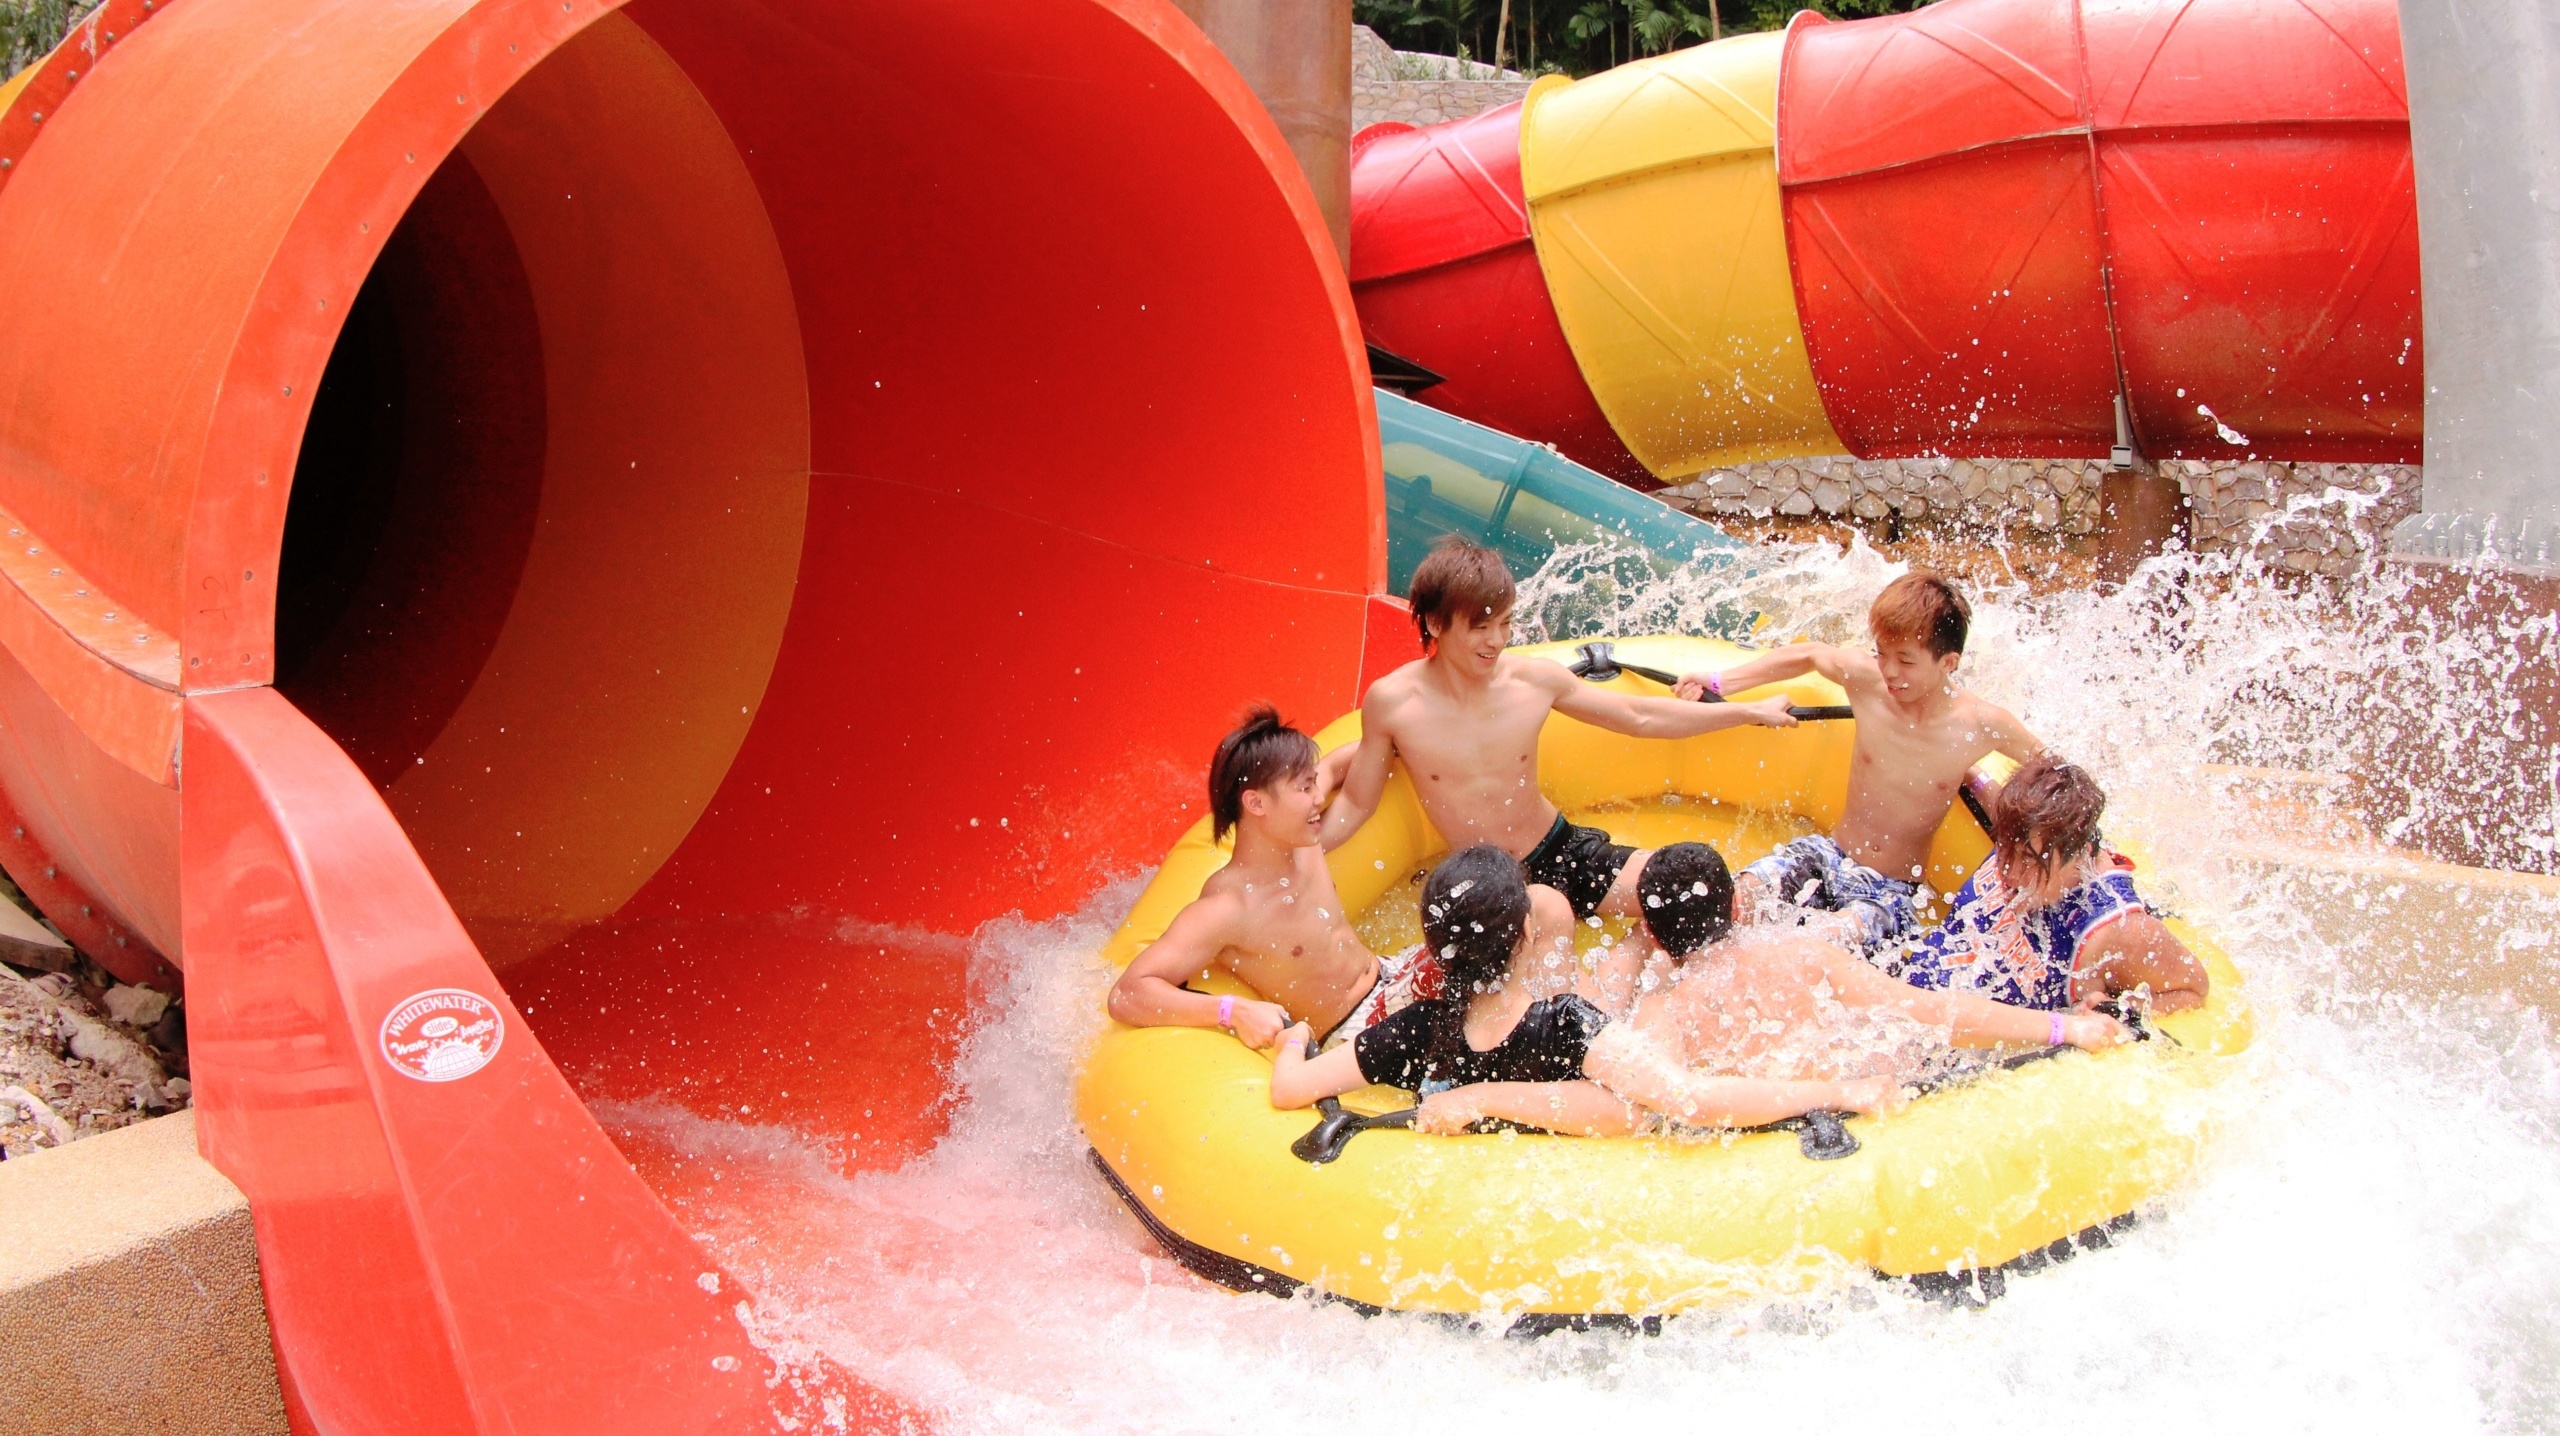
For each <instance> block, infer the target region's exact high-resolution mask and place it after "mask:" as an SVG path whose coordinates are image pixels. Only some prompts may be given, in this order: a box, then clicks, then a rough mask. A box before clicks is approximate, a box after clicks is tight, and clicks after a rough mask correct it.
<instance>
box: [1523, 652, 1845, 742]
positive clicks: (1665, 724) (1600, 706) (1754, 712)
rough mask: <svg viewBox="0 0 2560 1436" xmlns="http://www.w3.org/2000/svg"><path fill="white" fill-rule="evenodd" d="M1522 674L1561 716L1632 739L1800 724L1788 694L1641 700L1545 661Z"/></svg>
mask: <svg viewBox="0 0 2560 1436" xmlns="http://www.w3.org/2000/svg"><path fill="white" fill-rule="evenodd" d="M1523 671H1524V672H1525V673H1529V674H1534V675H1536V679H1535V681H1537V682H1538V683H1539V684H1540V685H1541V686H1543V687H1544V688H1545V689H1546V690H1547V691H1548V692H1549V693H1550V694H1552V695H1553V696H1554V698H1555V705H1556V711H1557V712H1558V713H1562V714H1563V715H1565V716H1566V717H1568V718H1579V719H1581V720H1582V721H1583V722H1585V723H1588V724H1590V725H1591V726H1592V727H1594V728H1606V729H1608V730H1609V731H1610V732H1612V733H1624V734H1626V735H1627V736H1628V737H1630V738H1694V737H1696V736H1698V735H1699V734H1701V733H1713V732H1717V731H1718V730H1720V729H1725V728H1739V727H1741V726H1743V725H1744V724H1747V723H1759V724H1765V725H1767V726H1768V727H1771V728H1793V727H1794V726H1796V720H1795V718H1794V716H1793V715H1791V714H1789V713H1788V712H1787V699H1786V695H1784V694H1780V695H1779V696H1777V697H1775V698H1763V699H1760V700H1758V701H1756V702H1751V703H1692V702H1688V701H1686V700H1684V699H1679V698H1639V697H1636V696H1635V695H1633V694H1628V693H1618V692H1614V691H1612V690H1610V689H1607V688H1602V687H1600V686H1599V685H1597V684H1593V683H1585V682H1583V681H1582V680H1581V679H1579V678H1576V677H1574V676H1573V673H1572V671H1571V670H1570V669H1567V668H1566V667H1565V666H1564V665H1563V664H1561V663H1550V662H1547V661H1546V660H1544V659H1540V660H1538V661H1536V662H1534V663H1530V664H1525V665H1523Z"/></svg>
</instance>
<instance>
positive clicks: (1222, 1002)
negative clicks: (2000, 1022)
mask: <svg viewBox="0 0 2560 1436" xmlns="http://www.w3.org/2000/svg"><path fill="white" fill-rule="evenodd" d="M2053 1022H2054V1027H2053V1030H2054V1031H2056V1032H2060V1031H2061V1030H2062V1019H2061V1018H2059V1017H2057V1018H2055V1019H2054V1020H2053ZM1218 1025H1219V1026H1220V1027H1224V1028H1226V1029H1227V1030H1229V1031H1231V1032H1232V1031H1234V1030H1235V1025H1236V1000H1235V997H1234V995H1233V994H1229V995H1228V996H1225V997H1221V998H1219V999H1218ZM2054 1040H2055V1041H2057V1042H2058V1041H2060V1040H2061V1039H2060V1038H2056V1039H2054Z"/></svg>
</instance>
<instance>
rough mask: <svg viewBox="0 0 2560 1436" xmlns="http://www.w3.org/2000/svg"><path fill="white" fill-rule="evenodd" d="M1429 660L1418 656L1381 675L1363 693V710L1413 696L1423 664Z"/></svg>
mask: <svg viewBox="0 0 2560 1436" xmlns="http://www.w3.org/2000/svg"><path fill="white" fill-rule="evenodd" d="M1428 662H1430V660H1429V659H1427V658H1417V659H1414V660H1413V661H1412V662H1410V663H1405V664H1399V665H1398V666H1397V667H1395V668H1393V669H1391V670H1389V671H1388V672H1387V673H1385V674H1384V675H1382V676H1381V677H1379V678H1378V680H1377V681H1376V682H1374V683H1371V684H1370V685H1369V691H1368V692H1367V693H1366V694H1364V695H1362V697H1361V699H1360V707H1361V708H1362V710H1363V711H1366V710H1368V709H1371V708H1375V707H1378V706H1380V705H1382V704H1384V705H1392V704H1396V703H1401V702H1404V701H1405V700H1407V699H1409V698H1411V697H1412V696H1413V690H1414V685H1415V684H1417V683H1419V682H1421V680H1422V666H1423V665H1424V664H1425V663H1428Z"/></svg>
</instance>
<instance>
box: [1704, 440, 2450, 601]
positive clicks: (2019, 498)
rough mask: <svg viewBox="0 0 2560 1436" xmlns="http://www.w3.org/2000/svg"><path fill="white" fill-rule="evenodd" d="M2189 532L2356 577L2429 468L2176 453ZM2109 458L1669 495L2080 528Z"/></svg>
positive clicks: (1780, 509)
mask: <svg viewBox="0 0 2560 1436" xmlns="http://www.w3.org/2000/svg"><path fill="white" fill-rule="evenodd" d="M2160 471H2161V472H2162V473H2163V474H2164V475H2167V476H2168V477H2171V478H2174V479H2176V480H2177V482H2178V487H2179V490H2180V492H2181V493H2183V494H2184V495H2185V497H2186V505H2187V529H2188V532H2187V541H2188V543H2189V545H2190V546H2192V547H2194V548H2196V549H2199V550H2202V551H2204V552H2208V553H2212V552H2222V551H2229V550H2240V551H2244V552H2248V553H2251V554H2253V555H2255V556H2256V557H2257V558H2259V559H2260V560H2261V561H2263V562H2266V563H2271V564H2277V565H2281V566H2283V567H2285V568H2290V569H2293V570H2296V571H2298V572H2304V573H2310V572H2318V573H2328V574H2345V573H2350V572H2353V571H2355V570H2357V569H2359V568H2362V567H2365V566H2366V565H2368V564H2369V563H2370V562H2371V561H2372V559H2373V558H2374V557H2375V556H2377V555H2379V554H2380V553H2381V552H2383V550H2384V548H2385V546H2386V541H2387V539H2388V537H2389V534H2390V532H2391V527H2392V525H2394V524H2396V523H2398V522H2399V521H2400V520H2401V519H2403V518H2406V517H2407V516H2408V515H2410V514H2412V513H2415V512H2416V511H2417V508H2418V498H2419V471H2418V469H2417V468H2416V467H2414V466H2410V465H2395V464H2275V463H2263V462H2258V461H2254V460H2253V461H2248V462H2234V461H2229V460H2216V461H2213V462H2204V461H2199V460H2188V459H2173V460H2169V461H2167V462H2165V463H2163V464H2162V465H2161V466H2160ZM2109 472H2111V471H2110V469H2109V468H2108V465H2107V463H2106V461H2105V460H2103V459H1880V460H1870V459H1851V458H1818V459H1789V460H1783V461H1779V462H1774V463H1760V464H1742V465H1737V466H1735V467H1732V468H1726V469H1715V470H1711V471H1709V472H1707V473H1704V474H1700V475H1699V476H1697V477H1696V478H1695V479H1692V480H1690V481H1689V482H1687V483H1683V484H1679V485H1675V486H1674V487H1671V488H1667V489H1664V490H1662V491H1661V492H1660V493H1658V494H1656V495H1655V497H1656V498H1659V499H1661V500H1662V501H1663V502H1664V503H1667V504H1670V505H1671V506H1672V507H1674V508H1677V509H1681V510H1683V511H1685V512H1689V513H1694V514H1697V515H1699V516H1700V517H1702V518H1708V519H1713V518H1715V517H1717V516H1719V515H1727V516H1732V515H1750V516H1752V517H1755V518H1767V517H1770V516H1772V515H1775V516H1778V517H1781V518H1804V519H1811V518H1814V517H1816V516H1817V515H1818V516H1821V517H1824V518H1831V519H1852V520H1867V521H1871V522H1887V521H1897V520H1898V521H1899V522H1901V523H1902V524H1904V525H1906V526H1907V525H1910V524H1915V523H1926V524H1928V525H1930V526H1932V527H1936V528H1943V529H1951V530H1959V529H1960V530H1964V531H1967V532H1970V533H1975V534H1991V535H1997V534H2006V533H2011V532H2016V533H2020V534H2025V535H2079V534H2090V533H2095V532H2096V531H2097V529H2098V526H2099V523H2100V513H2099V505H2098V494H2099V486H2100V484H2101V483H2102V482H2103V481H2104V480H2105V478H2106V476H2107V475H2108V473H2109Z"/></svg>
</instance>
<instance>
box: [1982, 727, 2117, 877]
mask: <svg viewBox="0 0 2560 1436" xmlns="http://www.w3.org/2000/svg"><path fill="white" fill-rule="evenodd" d="M2106 811H2107V795H2106V792H2105V790H2104V789H2101V788H2100V787H2099V786H2098V780H2097V779H2096V778H2093V777H2091V776H2090V775H2089V770H2088V769H2086V768H2083V767H2081V766H2080V765H2079V764H2077V763H2072V762H2066V761H2064V760H2063V759H2061V758H2057V757H2055V756H2054V755H2053V754H2051V753H2038V754H2037V755H2035V756H2034V757H2032V758H2029V759H2028V760H2027V761H2026V762H2025V763H2023V764H2021V765H2020V766H2019V768H2018V771H2017V772H2016V773H2014V774H2012V775H2011V776H2010V778H2009V781H2008V782H2006V783H2004V784H2002V785H2001V788H2000V798H1999V801H1998V802H1997V803H1996V804H1994V805H1993V807H1992V809H1991V846H1992V847H1994V848H1996V849H1998V850H1999V851H2001V852H2004V853H2020V852H2030V851H2031V850H2030V849H2029V846H2028V845H2029V844H2030V843H2041V844H2042V846H2043V848H2044V851H2045V854H2046V855H2047V856H2049V857H2052V858H2055V859H2070V858H2076V857H2078V856H2080V855H2081V854H2082V853H2085V852H2087V851H2089V850H2090V849H2091V848H2094V847H2096V846H2097V845H2098V841H2099V838H2098V819H2099V818H2100V817H2101V816H2103V815H2104V814H2105V813H2106Z"/></svg>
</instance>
